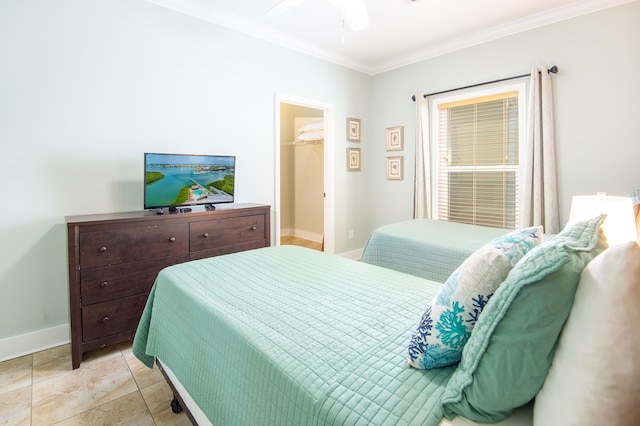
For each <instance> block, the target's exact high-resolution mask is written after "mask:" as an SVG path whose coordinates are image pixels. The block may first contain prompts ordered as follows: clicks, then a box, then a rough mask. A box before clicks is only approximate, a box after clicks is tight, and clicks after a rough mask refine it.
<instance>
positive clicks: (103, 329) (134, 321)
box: [82, 293, 149, 341]
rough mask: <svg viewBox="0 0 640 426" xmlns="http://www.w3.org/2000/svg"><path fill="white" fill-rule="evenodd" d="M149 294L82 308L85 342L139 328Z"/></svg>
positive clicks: (83, 337)
mask: <svg viewBox="0 0 640 426" xmlns="http://www.w3.org/2000/svg"><path fill="white" fill-rule="evenodd" d="M147 297H149V294H148V293H144V294H140V295H137V296H131V297H125V298H123V299H116V300H112V301H110V302H103V303H96V304H94V305H91V306H87V307H83V308H82V339H83V341H88V340H94V339H99V338H101V337H106V336H110V335H112V334H117V333H121V332H123V331H127V330H133V329H135V328H136V327H138V323H139V322H140V317H141V316H142V311H143V310H144V306H145V304H146V303H147Z"/></svg>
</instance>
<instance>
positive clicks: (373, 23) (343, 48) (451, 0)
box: [146, 0, 635, 74]
mask: <svg viewBox="0 0 640 426" xmlns="http://www.w3.org/2000/svg"><path fill="white" fill-rule="evenodd" d="M146 1H148V2H150V3H154V4H157V5H161V6H164V7H167V8H170V9H173V10H176V11H180V12H183V13H186V14H189V15H193V16H196V17H199V18H202V19H205V20H207V21H211V22H214V23H217V24H220V25H223V26H226V27H229V28H232V29H235V30H238V31H241V32H244V33H248V34H251V35H254V36H256V37H260V38H263V39H266V40H269V41H272V42H275V43H278V44H280V45H283V46H286V47H289V48H293V49H296V50H299V51H302V52H304V53H307V54H310V55H313V56H316V57H319V58H322V59H326V60H328V61H331V62H334V63H337V64H340V65H344V66H346V67H349V68H353V69H355V70H358V71H361V72H364V73H367V74H377V73H380V72H384V71H388V70H391V69H394V68H398V67H401V66H404V65H408V64H411V63H415V62H418V61H421V60H424V59H428V58H431V57H434V56H438V55H441V54H444V53H448V52H452V51H455V50H458V49H462V48H465V47H469V46H472V45H475V44H479V43H483V42H486V41H489V40H495V39H497V38H500V37H503V36H506V35H510V34H515V33H518V32H521V31H525V30H529V29H532V28H536V27H540V26H543V25H547V24H550V23H554V22H558V21H562V20H565V19H569V18H573V17H576V16H580V15H584V14H587V13H591V12H595V11H598V10H602V9H606V8H609V7H613V6H617V5H620V4H623V3H629V2H631V1H635V0H416V1H415V2H412V1H411V0H365V3H366V6H367V11H368V14H369V22H370V26H369V28H367V29H365V30H362V31H359V32H352V31H351V30H350V28H349V26H348V24H347V25H346V28H345V29H344V43H342V42H341V38H342V18H341V11H340V9H338V8H337V7H334V6H332V5H331V4H330V3H329V1H328V0H306V1H304V2H303V3H302V4H300V5H298V6H296V7H295V8H293V9H291V10H289V11H287V12H285V13H283V14H281V15H280V16H277V17H269V16H266V15H265V12H267V11H268V10H269V9H271V7H273V6H274V5H276V4H278V3H279V2H280V0H146Z"/></svg>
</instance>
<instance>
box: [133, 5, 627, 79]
mask: <svg viewBox="0 0 640 426" xmlns="http://www.w3.org/2000/svg"><path fill="white" fill-rule="evenodd" d="M143 1H145V2H147V3H152V4H155V5H157V6H162V7H164V8H167V9H171V10H173V11H176V12H179V13H183V14H186V15H190V16H193V17H196V18H199V19H203V20H205V21H208V22H212V23H214V24H217V25H221V26H223V27H226V28H229V29H231V30H234V31H238V32H241V33H244V34H248V35H250V36H253V37H257V38H259V39H262V40H266V41H269V42H272V43H275V44H277V45H280V46H282V47H285V48H288V49H292V50H296V51H298V52H301V53H304V54H306V55H309V56H313V57H316V58H319V59H322V60H325V61H328V62H332V63H334V64H337V65H341V66H344V67H346V68H350V69H353V70H355V71H359V72H362V73H364V74H368V75H376V74H380V73H383V72H387V71H391V70H393V69H396V68H400V67H403V66H407V65H412V64H415V63H417V62H421V61H424V60H427V59H431V58H434V57H436V56H440V55H444V54H447V53H452V52H455V51H458V50H462V49H465V48H468V47H472V46H475V45H478V44H482V43H486V42H488V41H493V40H497V39H499V38H502V37H506V36H509V35H513V34H517V33H521V32H524V31H527V30H531V29H534V28H539V27H543V26H545V25H549V24H553V23H556V22H560V21H564V20H567V19H571V18H575V17H578V16H582V15H586V14H589V13H593V12H598V11H601V10H604V9H608V8H611V7H615V6H620V5H622V4H626V3H631V2H634V1H636V0H587V1H576V2H575V3H571V4H568V5H565V6H560V7H557V8H555V9H550V10H547V11H545V12H541V13H538V14H535V15H531V16H528V17H526V18H523V19H518V20H515V21H512V22H509V23H507V24H504V25H499V26H495V27H492V28H489V29H487V30H484V31H479V32H476V33H474V34H469V35H467V36H463V37H458V38H456V39H453V40H450V41H447V42H444V43H438V44H436V45H432V46H428V47H426V48H424V49H420V50H418V51H415V52H412V53H410V54H407V55H402V56H398V57H396V58H391V59H390V60H388V61H383V62H380V63H376V64H372V63H365V62H362V61H359V60H357V59H354V58H351V57H348V56H346V55H342V54H338V53H336V52H335V51H332V50H330V49H325V48H323V47H320V46H318V45H315V44H312V43H308V42H306V41H304V40H301V39H298V38H295V37H292V36H290V35H287V34H284V33H282V32H279V31H276V30H273V29H272V28H269V27H266V26H264V25H259V24H256V23H255V22H251V21H249V20H247V19H243V18H241V17H239V16H237V15H233V14H229V13H225V12H223V11H220V10H219V9H216V8H213V7H211V6H208V5H207V4H206V2H203V1H198V2H196V1H194V0H143Z"/></svg>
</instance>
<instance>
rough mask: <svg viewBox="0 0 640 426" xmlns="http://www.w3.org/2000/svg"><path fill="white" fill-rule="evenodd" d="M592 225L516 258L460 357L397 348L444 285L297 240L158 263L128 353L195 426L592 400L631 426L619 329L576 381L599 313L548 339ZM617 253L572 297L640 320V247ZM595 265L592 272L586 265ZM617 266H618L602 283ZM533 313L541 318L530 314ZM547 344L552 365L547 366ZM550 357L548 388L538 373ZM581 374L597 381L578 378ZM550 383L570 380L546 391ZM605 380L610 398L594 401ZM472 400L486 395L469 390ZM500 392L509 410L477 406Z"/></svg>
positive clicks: (595, 245)
mask: <svg viewBox="0 0 640 426" xmlns="http://www.w3.org/2000/svg"><path fill="white" fill-rule="evenodd" d="M598 220H599V221H600V222H596V221H591V222H589V224H588V225H589V227H590V228H589V229H590V230H591V231H590V232H591V233H590V234H589V233H588V232H583V230H582V229H578V228H577V227H578V226H582V223H579V224H576V225H574V227H572V229H570V230H568V231H567V230H563V232H561V233H560V234H559V235H558V236H556V237H554V238H553V239H551V241H549V242H545V243H544V244H540V246H539V247H536V248H534V249H533V250H531V252H530V253H529V254H527V255H526V256H527V261H524V258H523V261H521V262H518V263H517V264H516V266H515V267H514V268H513V270H512V271H511V273H509V275H508V277H507V278H506V279H505V281H504V282H503V283H502V284H500V287H499V288H498V289H497V291H496V292H495V295H494V296H493V297H492V298H491V299H490V300H489V302H488V303H487V305H486V307H485V310H484V311H483V313H482V315H480V317H479V319H478V322H477V324H476V329H475V330H474V332H473V333H471V336H470V338H469V340H468V342H467V343H466V345H465V346H464V350H463V352H462V354H463V355H462V360H461V361H460V362H459V363H458V364H454V365H451V366H449V367H442V368H434V369H427V370H417V369H414V368H408V366H407V360H406V358H405V357H406V354H407V345H408V342H409V341H410V339H412V333H413V332H414V330H416V326H417V325H418V324H419V323H420V321H421V320H420V318H421V316H422V315H423V312H424V311H425V305H426V304H427V303H429V301H430V300H431V299H433V298H434V296H436V295H437V294H439V292H440V291H441V290H442V288H443V285H442V284H441V283H439V282H436V281H432V280H427V279H424V278H421V277H418V276H415V275H412V274H407V273H404V272H399V271H395V270H392V269H389V268H383V267H380V266H378V265H372V264H368V263H364V262H355V261H353V260H348V259H345V258H342V257H339V256H334V255H330V254H326V253H322V252H317V251H313V250H310V249H305V248H301V247H294V246H276V247H269V248H264V249H257V250H252V251H247V252H242V253H235V254H232V255H225V256H219V257H215V258H209V259H203V260H198V261H193V262H188V263H184V264H180V265H174V266H171V267H169V268H166V269H164V270H163V271H161V272H160V274H159V275H158V277H157V280H156V283H155V285H154V287H153V289H152V291H151V294H150V296H149V299H148V302H147V306H146V308H145V311H144V313H143V316H142V319H141V321H140V324H139V327H138V331H137V333H136V337H135V339H134V344H133V353H134V354H135V356H136V357H137V358H138V359H139V360H140V361H142V362H143V363H144V364H145V365H147V366H148V367H151V366H153V364H154V362H157V363H159V364H160V365H161V366H162V371H163V373H164V374H165V376H166V377H167V378H168V381H169V382H170V384H171V385H172V387H173V389H174V390H175V392H176V394H177V396H178V397H179V399H180V401H181V402H182V404H183V406H185V408H187V409H188V410H189V412H190V413H191V415H192V419H193V420H194V422H195V423H196V424H200V425H207V424H214V425H225V426H226V425H248V424H251V425H329V424H331V425H426V426H464V425H478V424H481V423H482V422H484V421H491V422H494V423H495V422H497V424H499V425H501V426H531V425H533V424H534V423H533V418H534V412H536V410H537V411H542V412H543V413H545V412H547V413H552V414H547V419H549V418H551V419H552V420H553V419H556V418H558V419H559V418H562V415H563V414H566V413H569V416H570V417H569V418H572V419H573V418H576V416H578V415H582V417H583V418H587V419H588V418H589V416H594V414H593V413H591V412H590V410H593V409H597V410H598V413H605V414H606V413H613V414H608V415H611V416H613V417H611V418H616V417H615V416H617V415H618V414H619V413H620V412H624V413H625V416H626V418H628V419H631V421H630V422H625V423H620V424H624V425H632V424H637V422H636V423H634V422H635V421H636V420H640V409H639V408H638V407H637V404H636V401H635V397H634V395H638V392H639V391H640V388H639V387H638V386H639V385H638V383H640V377H638V374H637V371H632V372H631V373H632V374H628V373H629V371H627V370H628V367H629V363H631V364H633V363H634V362H635V361H633V360H634V359H640V345H639V344H638V340H637V339H633V338H632V339H627V340H626V341H625V342H624V345H625V346H624V350H623V351H603V350H602V349H601V348H600V347H599V348H597V349H598V352H597V356H600V357H602V356H603V354H605V355H606V356H607V357H608V358H606V359H603V360H602V363H601V365H600V366H597V365H596V366H593V365H590V368H580V369H579V373H578V374H579V377H580V380H578V379H576V378H573V379H567V378H566V377H565V376H563V373H562V372H563V371H564V370H569V368H568V367H567V365H568V366H579V365H580V363H579V362H576V359H575V356H582V354H584V353H585V352H588V351H591V350H592V349H593V348H592V347H593V346H594V345H593V342H594V341H595V340H597V341H598V343H599V345H600V346H602V345H603V344H609V345H610V344H613V342H611V341H610V340H609V339H608V337H607V336H608V335H609V334H608V333H602V325H601V324H596V325H593V324H591V321H592V319H593V318H594V317H595V316H594V315H593V309H590V310H588V312H586V313H581V314H575V315H572V316H575V317H576V318H575V321H574V323H575V324H576V327H578V328H581V329H580V330H579V331H577V332H575V331H574V333H575V335H577V336H588V335H590V334H589V333H593V331H594V330H599V335H598V336H591V337H590V338H588V339H586V340H585V342H584V343H583V344H582V345H578V344H576V343H575V341H572V342H571V344H565V345H562V338H560V339H559V338H558V336H559V335H560V332H561V329H562V326H563V324H564V322H565V320H566V319H567V317H569V312H570V311H572V303H573V295H574V293H575V291H576V287H577V284H578V280H579V279H580V274H581V271H582V269H583V268H584V267H585V265H587V264H588V263H589V262H590V260H591V259H593V258H594V257H596V256H597V258H600V256H599V254H600V253H601V252H602V251H603V250H604V248H605V247H604V246H602V242H601V240H602V238H601V236H599V235H597V234H598V232H597V230H598V229H599V227H600V224H601V222H602V218H599V219H598ZM585 226H586V225H585ZM565 231H567V232H565ZM585 235H586V236H585ZM538 248H540V250H538ZM612 250H613V249H607V250H605V251H604V254H607V253H609V252H612ZM625 250H627V251H628V252H629V253H630V254H628V253H627V252H620V251H615V250H614V251H613V252H612V254H611V255H609V257H608V258H607V257H605V259H606V260H604V259H603V261H602V262H599V263H598V262H593V263H594V264H596V265H594V269H593V271H592V272H593V274H594V276H598V275H600V276H603V277H605V279H604V280H602V281H605V282H606V283H611V282H613V283H615V286H616V289H617V291H616V292H615V293H612V295H611V296H612V297H611V300H608V295H603V294H602V293H599V294H597V295H591V296H585V297H587V298H590V299H592V303H593V301H595V303H596V304H597V306H598V315H597V318H598V321H599V322H603V321H601V320H602V318H603V317H606V318H608V317H613V316H615V317H616V318H620V317H622V318H625V315H627V316H630V317H631V318H632V319H634V318H635V319H638V318H640V317H638V308H637V306H639V305H640V292H638V291H637V290H633V291H635V293H633V291H632V290H628V291H627V290H625V289H633V288H635V289H638V288H640V253H639V252H640V247H638V246H637V244H630V245H629V247H625ZM479 251H480V250H479ZM534 254H535V255H534ZM529 255H531V256H529ZM474 256H475V253H474ZM620 259H623V260H624V261H623V262H622V263H621V262H620ZM630 259H633V260H630ZM549 262H551V264H549ZM603 264H604V265H605V267H604V269H605V271H604V272H600V273H597V272H598V269H596V268H601V269H602V265H603ZM611 265H613V266H611ZM616 265H617V266H616ZM620 265H622V266H620ZM634 265H635V266H634ZM589 266H591V265H589ZM616 268H617V269H616ZM585 269H586V268H585ZM516 271H517V273H516ZM527 274H528V275H527ZM616 275H621V276H622V275H624V277H623V278H621V279H612V277H615V276H616ZM445 286H446V284H445ZM581 286H582V287H585V288H586V287H587V285H586V284H585V285H584V286H583V285H581ZM625 291H626V293H625ZM550 292H554V297H553V298H550V297H549V294H550ZM578 293H579V292H578ZM578 297H579V295H576V298H578ZM634 298H635V299H634ZM620 300H624V301H625V303H626V305H625V306H626V307H621V303H620ZM631 300H636V302H637V303H636V302H629V301H631ZM583 304H585V305H586V302H583ZM487 311H488V312H487ZM627 311H628V312H627ZM611 312H615V315H612V314H611ZM535 315H542V316H543V317H544V318H545V321H533V322H532V321H531V318H533V317H535ZM579 315H582V316H579ZM570 319H571V318H570ZM569 322H571V321H569ZM628 323H629V324H632V323H633V321H628ZM531 327H533V328H532V329H530V328H531ZM616 330H617V333H618V334H617V335H618V336H619V335H620V333H622V334H623V335H625V334H626V335H627V336H629V335H635V334H633V331H630V330H629V329H628V327H627V328H625V326H623V325H622V324H618V327H617V328H616ZM541 334H542V335H543V336H541ZM534 335H535V336H536V338H535V339H533V338H531V336H534ZM611 336H612V337H613V336H614V335H613V334H611ZM573 339H574V340H575V337H573ZM558 340H560V346H559V350H562V354H563V362H564V363H565V364H564V366H563V365H562V363H561V362H558V363H555V361H554V365H553V366H551V362H552V360H553V355H554V351H555V348H556V345H557V343H558ZM615 344H616V345H618V344H619V343H618V342H616V343H615ZM483 345H484V346H483ZM523 353H527V356H526V357H524V358H523V357H522V354H523ZM572 353H573V354H572ZM576 353H577V355H576ZM495 354H498V356H497V357H496V355H495ZM567 354H569V355H567ZM634 354H636V355H634ZM572 356H573V357H574V358H572ZM616 356H618V358H617V359H613V358H612V357H616ZM567 359H568V361H567ZM556 364H557V365H556ZM551 367H553V368H551ZM550 368H551V373H550V376H553V381H554V382H555V383H549V382H550V380H548V379H547V380H545V378H546V375H547V372H548V371H549V369H550ZM603 368H606V369H607V370H613V369H616V368H618V369H620V368H626V369H627V370H625V376H624V377H625V380H624V381H621V380H620V377H623V376H620V375H618V374H616V375H613V376H612V377H614V378H615V380H616V383H615V384H614V385H613V386H612V385H611V383H603V382H602V380H609V379H608V377H609V376H607V375H602V374H599V373H598V371H602V369H603ZM558 372H559V373H558ZM590 374H592V375H593V377H591V378H593V380H594V381H600V383H595V384H591V385H590V386H584V385H583V384H584V383H585V382H584V380H583V378H584V377H589V376H590ZM605 376H606V377H605ZM629 377H630V378H629ZM469 378H471V380H470V381H469V380H467V379H469ZM481 378H482V380H484V382H483V381H482V380H480V379H481ZM487 378H488V380H486V379H487ZM504 380H506V382H504V383H503V381H504ZM612 380H613V379H612ZM525 381H535V383H525ZM489 382H490V383H489ZM496 382H498V383H496ZM621 382H624V383H622V385H621ZM557 383H560V384H562V385H563V386H565V388H566V385H567V384H569V385H572V386H573V387H569V390H566V389H564V390H563V391H562V392H561V393H558V391H557V390H555V389H557V388H559V386H558V384H557ZM487 384H489V390H490V392H487V388H486V387H484V386H487ZM543 384H544V387H543ZM541 388H542V390H540V389H541ZM583 388H584V389H583ZM611 389H615V391H616V392H617V394H616V397H615V398H609V395H607V397H603V395H602V394H601V393H602V392H611ZM539 390H540V392H541V393H542V394H543V396H544V398H543V400H544V401H547V402H546V403H545V404H546V405H553V404H555V405H556V406H559V407H560V409H558V408H557V407H556V408H555V410H556V411H553V410H544V408H540V407H544V404H538V403H537V402H536V404H535V405H534V403H533V398H534V397H535V396H536V393H537V392H538V391H539ZM583 390H586V391H587V393H588V395H587V396H586V397H584V398H581V401H582V404H580V403H576V402H575V401H572V402H571V404H565V403H564V399H563V398H565V396H566V395H569V394H571V395H572V396H575V395H579V394H580V393H581V391H583ZM521 391H524V393H523V392H521ZM599 392H600V394H599ZM477 395H480V399H482V398H485V396H486V397H487V398H489V402H488V403H487V402H486V401H480V402H477V401H475V400H474V398H478V396H477ZM594 397H597V400H594V399H593V398H594ZM491 398H494V399H493V401H492V400H491ZM496 398H497V399H496ZM574 399H575V398H574ZM584 401H587V402H588V403H584ZM596 401H597V402H596ZM610 401H615V403H616V404H617V405H616V407H615V410H614V409H611V408H608V407H607V405H608V404H609V403H610ZM621 401H622V403H621ZM503 402H505V404H506V405H505V407H506V408H505V407H500V408H499V409H497V412H495V413H494V412H490V413H488V416H487V411H493V408H495V407H496V406H498V405H503V404H502V403H503ZM482 404H485V406H484V407H483V406H482ZM486 404H488V406H487V405H486ZM621 404H622V405H621ZM571 405H573V406H571ZM487 408H488V410H487ZM514 410H515V411H514ZM549 416H551V417H549ZM565 417H566V415H565ZM594 418H595V417H594ZM486 419H489V420H486ZM541 424H553V422H552V423H548V422H547V423H541ZM556 424H568V423H566V421H565V422H559V423H556ZM577 424H589V423H588V422H583V423H577Z"/></svg>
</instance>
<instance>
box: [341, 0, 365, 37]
mask: <svg viewBox="0 0 640 426" xmlns="http://www.w3.org/2000/svg"><path fill="white" fill-rule="evenodd" d="M342 10H343V13H344V17H345V18H346V20H347V22H349V27H351V31H353V32H356V31H361V30H364V29H365V28H367V27H369V14H368V13H367V7H366V6H365V4H364V0H343V1H342Z"/></svg>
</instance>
